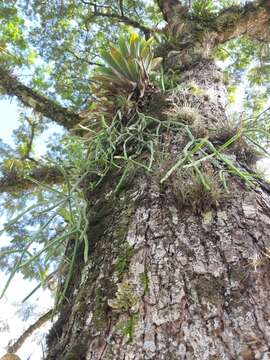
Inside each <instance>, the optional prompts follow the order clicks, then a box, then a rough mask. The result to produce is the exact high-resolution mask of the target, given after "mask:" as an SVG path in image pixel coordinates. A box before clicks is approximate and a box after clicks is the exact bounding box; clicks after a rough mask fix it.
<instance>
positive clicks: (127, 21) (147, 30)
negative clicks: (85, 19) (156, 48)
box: [92, 10, 154, 38]
mask: <svg viewBox="0 0 270 360" xmlns="http://www.w3.org/2000/svg"><path fill="white" fill-rule="evenodd" d="M92 16H94V17H104V18H109V19H112V20H118V21H119V22H121V23H124V24H126V25H130V26H132V27H134V28H137V29H139V30H141V31H142V32H143V33H144V35H145V37H146V38H149V36H150V34H151V33H152V32H154V29H151V28H149V27H147V26H145V25H143V24H141V23H139V22H138V21H136V20H133V19H130V18H129V17H127V16H125V15H119V14H116V13H105V12H101V11H99V10H97V11H94V13H93V14H92Z"/></svg>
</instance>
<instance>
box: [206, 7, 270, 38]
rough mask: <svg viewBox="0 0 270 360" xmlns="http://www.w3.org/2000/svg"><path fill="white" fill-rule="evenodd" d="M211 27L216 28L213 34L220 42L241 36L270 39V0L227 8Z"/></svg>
mask: <svg viewBox="0 0 270 360" xmlns="http://www.w3.org/2000/svg"><path fill="white" fill-rule="evenodd" d="M210 27H211V28H212V29H214V33H213V34H212V35H213V36H214V37H215V39H216V43H218V44H222V43H225V42H226V41H229V40H232V39H234V38H237V37H241V36H248V37H250V38H254V39H259V40H266V39H269V40H270V1H269V0H263V1H261V2H260V3H259V5H255V4H254V3H248V4H246V5H245V6H234V7H231V8H229V9H226V10H224V11H223V12H222V13H221V14H220V15H219V16H217V17H216V19H214V20H213V21H212V23H211V25H210Z"/></svg>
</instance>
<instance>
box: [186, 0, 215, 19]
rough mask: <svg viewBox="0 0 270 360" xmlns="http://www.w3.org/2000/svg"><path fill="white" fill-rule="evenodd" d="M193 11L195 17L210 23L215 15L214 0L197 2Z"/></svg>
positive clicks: (196, 0) (193, 6) (197, 0)
mask: <svg viewBox="0 0 270 360" xmlns="http://www.w3.org/2000/svg"><path fill="white" fill-rule="evenodd" d="M191 9H192V13H193V15H194V16H195V17H198V18H200V19H202V20H207V21H209V20H211V17H212V16H213V15H215V10H216V7H215V3H214V1H213V0H195V1H193V2H192V8H191Z"/></svg>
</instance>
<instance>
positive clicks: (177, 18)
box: [0, 0, 270, 300]
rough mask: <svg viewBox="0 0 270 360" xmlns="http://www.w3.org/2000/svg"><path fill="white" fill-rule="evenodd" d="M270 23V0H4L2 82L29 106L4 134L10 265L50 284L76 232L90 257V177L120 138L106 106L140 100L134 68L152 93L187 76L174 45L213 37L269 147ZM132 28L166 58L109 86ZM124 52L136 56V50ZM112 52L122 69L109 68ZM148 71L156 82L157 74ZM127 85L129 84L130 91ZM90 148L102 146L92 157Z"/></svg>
mask: <svg viewBox="0 0 270 360" xmlns="http://www.w3.org/2000/svg"><path fill="white" fill-rule="evenodd" d="M269 24H270V2H269V1H252V2H248V3H246V2H245V1H237V0H235V1H234V0H222V1H214V0H193V1H192V0H189V1H182V2H180V1H177V0H156V1H150V0H139V1H138V0H136V1H135V0H134V1H133V0H119V1H111V0H106V1H105V0H104V1H103V0H97V1H86V0H54V1H49V2H47V1H42V0H17V1H2V2H1V4H0V91H1V96H2V97H3V98H6V97H7V98H10V97H16V98H17V99H18V101H19V104H20V105H21V108H20V110H21V113H20V126H19V127H18V129H16V130H15V131H14V145H13V146H10V145H7V144H5V142H4V140H2V142H1V144H0V156H1V163H2V165H1V178H0V192H1V194H2V197H1V205H2V206H1V209H2V212H1V213H2V215H5V216H6V218H7V223H6V225H5V226H4V229H3V231H5V232H6V233H7V234H8V235H10V237H11V241H10V243H9V245H8V246H6V247H4V248H2V252H1V257H0V267H1V268H2V269H5V270H6V271H9V272H10V274H11V275H10V280H11V279H12V277H13V276H14V273H15V272H16V271H21V272H22V273H23V274H24V275H25V276H26V277H28V278H36V279H38V280H39V282H40V285H39V286H40V287H41V286H47V284H48V282H50V281H51V280H52V279H54V276H55V274H56V273H59V272H61V269H62V268H65V266H66V265H67V264H66V263H68V266H69V268H71V269H72V263H73V262H74V261H75V260H74V259H75V255H76V249H75V252H74V253H72V254H66V249H67V243H68V242H72V241H73V239H74V238H77V239H79V241H80V242H83V243H84V244H85V248H84V249H85V250H84V257H85V259H87V256H88V244H87V240H86V230H87V226H88V222H87V214H86V211H87V207H86V203H85V199H84V198H83V195H82V191H81V189H82V187H83V185H84V184H85V181H86V179H87V181H88V182H89V184H90V185H89V186H93V188H94V187H95V186H96V184H97V183H98V181H99V179H100V174H101V173H102V175H105V174H106V171H107V168H108V166H107V165H108V162H109V160H108V159H109V157H110V156H111V153H106V154H104V153H103V152H102V151H103V147H102V144H103V143H104V141H105V139H108V131H107V130H106V129H107V128H108V124H107V119H106V116H105V115H106V111H107V113H108V111H109V112H110V113H111V114H112V115H115V114H117V112H118V111H119V110H120V111H121V109H123V108H124V109H125V111H126V109H127V108H129V107H130V105H129V102H131V103H132V101H133V100H134V99H133V98H132V97H130V96H129V93H130V90H129V88H128V83H127V82H126V79H127V78H128V79H131V80H130V86H131V88H132V86H133V85H132V84H133V83H134V82H135V85H136V86H137V85H138V83H139V80H138V79H140V81H141V86H138V88H139V91H140V93H141V92H144V90H145V87H146V86H148V85H149V84H150V83H151V84H154V86H156V87H157V88H160V89H161V91H167V90H169V89H171V88H174V87H176V86H177V81H176V80H175V79H176V77H177V76H181V69H178V70H171V71H170V68H169V67H168V66H167V67H166V64H165V63H164V62H163V63H161V60H162V58H163V54H164V51H166V53H172V54H173V52H177V51H179V50H182V49H184V48H187V47H188V45H187V44H188V42H191V41H193V42H194V41H198V42H200V41H201V39H202V38H205V37H208V38H211V39H212V47H213V49H214V51H213V53H214V57H215V59H216V61H218V62H219V64H220V66H221V67H222V68H223V72H224V81H225V82H226V83H227V84H228V92H229V99H230V101H231V103H233V102H234V101H235V94H237V89H238V88H239V87H243V86H244V87H245V95H244V98H243V107H242V108H241V111H240V113H238V115H237V117H238V120H237V121H238V122H240V123H241V121H244V120H246V119H252V121H253V123H252V126H253V127H256V126H259V127H260V131H256V132H254V134H252V135H250V141H252V142H254V143H256V144H257V146H259V147H261V148H263V147H265V146H267V145H268V134H269V125H270V122H269V112H268V106H269V94H270V45H269V43H270V35H269V28H270V26H269ZM134 34H137V35H134ZM183 34H184V35H183ZM187 34H189V38H188V36H187ZM202 34H203V36H202ZM132 37H133V38H134V44H135V45H136V44H140V45H136V46H138V49H141V50H138V51H141V53H140V54H139V55H140V58H143V55H142V52H143V50H142V49H143V47H144V46H145V48H146V49H147V50H145V52H147V56H149V57H148V58H147V61H149V59H151V61H153V62H156V63H155V64H154V63H153V64H152V65H153V66H152V68H153V69H152V68H151V66H150V65H149V64H148V63H147V66H149V71H148V72H147V69H148V68H147V66H146V60H145V61H144V62H143V67H142V68H141V67H139V68H137V70H136V69H135V70H134V69H133V70H134V73H132V74H128V75H127V77H124V78H123V79H122V81H120V80H118V82H116V84H118V86H116V87H115V88H113V89H111V87H109V86H108V87H107V88H106V84H107V85H108V76H114V75H115V73H116V72H117V71H116V70H115V69H116V65H115V63H114V61H115V60H114V58H113V55H114V54H115V52H116V50H115V49H116V48H117V46H119V48H121V41H122V42H123V43H122V46H123V47H124V46H125V42H128V41H131V40H129V39H132ZM138 38H139V39H140V40H136V39H138ZM119 39H120V40H119ZM121 39H122V40H121ZM136 41H137V42H136ZM147 41H148V42H149V43H147ZM146 43H147V44H149V45H145V44H146ZM117 44H118V45H117ZM130 44H131V43H130ZM130 46H132V45H130ZM202 46H203V44H202ZM115 47H116V48H115ZM126 51H132V50H130V49H129V50H126ZM203 51H206V49H203ZM108 54H109V55H110V56H111V57H110V58H108ZM129 56H130V55H129ZM135 58H136V56H134V57H133V58H132V59H133V60H134V59H135ZM117 59H118V60H119V61H122V64H123V63H124V62H125V58H120V57H118V58H117ZM159 59H160V60H159ZM110 61H112V63H111V68H113V70H111V72H108V67H107V66H108V63H110ZM133 64H137V63H136V61H135V62H133ZM118 65H119V64H118ZM137 65H138V64H137ZM158 65H159V67H158ZM138 66H139V65H138ZM135 67H136V66H135ZM150 68H151V69H150ZM104 69H105V70H104ZM123 69H124V65H123V66H122V67H121V69H120V70H119V69H118V70H119V71H120V73H121V71H124V70H123ZM129 70H130V68H129V67H128V66H127V67H126V71H129ZM131 70H132V69H131ZM152 70H153V71H152ZM136 71H137V73H136ZM150 72H151V74H150ZM142 74H144V76H145V77H143V76H142ZM176 75H177V76H176ZM106 76H107V78H106ZM117 76H118V79H121V76H123V74H122V75H121V74H120V75H119V72H118V74H117ZM132 76H133V78H132ZM148 77H150V80H151V81H150V80H149V84H148V83H147V85H145V84H146V79H147V81H148ZM132 79H133V80H132ZM106 81H107V82H106ZM132 81H133V82H132ZM125 84H126V86H127V90H126V92H125V91H123V93H122V89H124V86H125ZM101 85H102V86H101ZM149 86H150V85H149ZM117 88H118V90H117ZM104 89H106V91H107V92H106V93H105V94H104V92H102V91H101V90H103V91H104ZM194 91H196V89H194ZM116 92H117V96H118V97H117V99H115V97H114V99H113V100H112V99H111V98H110V97H109V96H108V93H109V94H110V96H112V94H113V95H114V94H115V93H116ZM138 96H139V95H138ZM106 97H107V98H106ZM104 98H106V101H107V104H106V111H105V115H104V113H102V116H101V117H100V122H98V123H97V120H96V116H93V114H94V115H96V113H97V109H98V110H99V111H100V106H103V107H104V106H105V105H104ZM115 104H116V105H115ZM102 109H103V108H102ZM108 109H109V110H108ZM103 110H104V109H103ZM103 110H102V111H103ZM231 116H232V118H233V115H231ZM112 118H113V116H112ZM2 121H8V119H3V120H2ZM54 124H57V125H59V126H60V127H59V128H57V129H56V133H55V135H54V136H53V137H52V138H51V139H50V140H49V141H48V144H47V154H46V155H44V156H43V157H42V158H39V157H38V156H37V155H36V153H35V147H36V146H37V144H38V141H40V140H39V139H40V138H41V136H42V134H43V133H44V132H46V130H47V129H48V128H50V127H53V126H55V125H54ZM140 124H143V122H142V120H141V119H140ZM89 129H90V130H89ZM114 131H115V133H113V135H111V136H112V138H113V139H114V142H115V141H117V139H118V135H119V134H118V133H116V132H117V127H115V129H114ZM129 131H131V130H129ZM134 131H135V130H134ZM136 131H137V130H136ZM142 131H144V128H143V125H142ZM92 133H95V136H94V140H93V136H92ZM110 134H111V133H110ZM136 134H137V133H136ZM130 136H133V135H132V134H131V135H130ZM136 136H137V135H136ZM144 136H148V135H147V133H146V135H144ZM89 139H90V140H89ZM148 140H149V139H148ZM149 143H150V144H151V142H149ZM110 149H111V148H110ZM110 151H111V150H110ZM136 151H137V152H138V153H141V151H142V150H141V148H138V149H136ZM150 152H151V149H150ZM89 153H90V154H95V157H92V158H91V156H90V158H89ZM117 156H118V157H119V155H117ZM86 159H88V160H87V161H86ZM89 159H90V160H89ZM113 161H115V159H114V160H113ZM118 165H119V164H115V166H116V167H117V166H118ZM149 166H150V165H149ZM89 169H91V171H90V173H91V176H92V177H90V178H89ZM120 185H121V184H120ZM120 185H119V186H120ZM75 248H76V246H75ZM68 278H69V273H68V275H67V279H68ZM66 284H68V283H66ZM8 285H9V282H8V283H7V284H6V286H5V287H4V289H2V290H3V291H5V289H6V287H7V286H8ZM33 290H35V289H33ZM60 297H61V295H60ZM58 300H59V299H58Z"/></svg>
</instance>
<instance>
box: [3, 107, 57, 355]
mask: <svg viewBox="0 0 270 360" xmlns="http://www.w3.org/2000/svg"><path fill="white" fill-rule="evenodd" d="M18 117H19V107H18V104H17V102H16V101H15V100H12V101H11V100H0V119H1V122H0V138H1V139H2V140H4V141H5V142H6V143H9V144H12V131H13V130H14V129H15V128H16V127H17V125H18ZM53 131H55V129H52V130H51V131H49V132H48V133H47V134H46V136H49V135H50V133H51V132H53ZM45 151H46V142H45V138H44V141H40V142H39V146H38V147H37V152H38V153H39V154H40V155H42V154H44V153H45ZM4 221H5V219H0V224H3V223H4ZM7 241H8V238H7V237H5V236H3V235H1V236H0V246H2V245H3V243H5V244H6V242H7ZM6 281H7V275H5V274H4V273H1V272H0V291H1V290H2V289H3V286H4V285H5V283H6ZM36 284H37V283H35V282H33V281H32V282H29V281H26V280H24V279H23V277H22V276H21V275H17V276H15V278H14V279H13V281H12V282H11V284H10V286H9V288H8V290H7V293H6V295H5V296H4V298H3V299H1V300H0V357H1V356H3V355H4V354H5V353H6V351H5V347H6V346H7V345H8V343H9V341H10V340H14V339H17V338H18V337H19V336H20V335H22V333H23V332H24V330H26V329H27V327H28V326H29V325H31V324H32V323H34V322H35V320H37V318H38V317H39V316H41V315H43V314H44V313H46V311H47V310H49V309H50V308H51V307H52V305H53V299H52V297H51V294H50V292H49V291H45V292H43V291H42V290H41V291H39V292H36V293H35V294H34V295H33V297H32V298H31V300H30V301H31V303H33V304H34V305H37V308H35V311H34V314H33V316H30V317H29V319H28V320H27V321H25V320H23V319H22V318H21V317H20V316H19V314H18V313H17V312H18V309H20V308H21V307H22V303H21V301H22V299H24V297H26V296H27V295H28V294H29V293H30V292H31V290H33V288H34V287H35V286H36ZM6 324H8V326H9V329H10V331H8V332H1V329H2V327H3V326H4V325H6ZM50 326H51V324H50V322H48V323H47V324H46V326H44V327H43V328H42V331H37V332H36V333H35V334H34V335H33V336H32V337H31V338H29V339H28V340H27V341H26V343H25V344H24V345H23V346H22V347H21V349H20V350H19V351H18V353H17V354H18V355H19V356H20V357H21V359H22V360H26V359H28V357H29V356H30V355H31V360H38V359H42V346H41V345H37V343H38V342H39V340H40V339H42V340H43V344H45V333H46V332H47V331H48V330H49V328H50Z"/></svg>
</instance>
